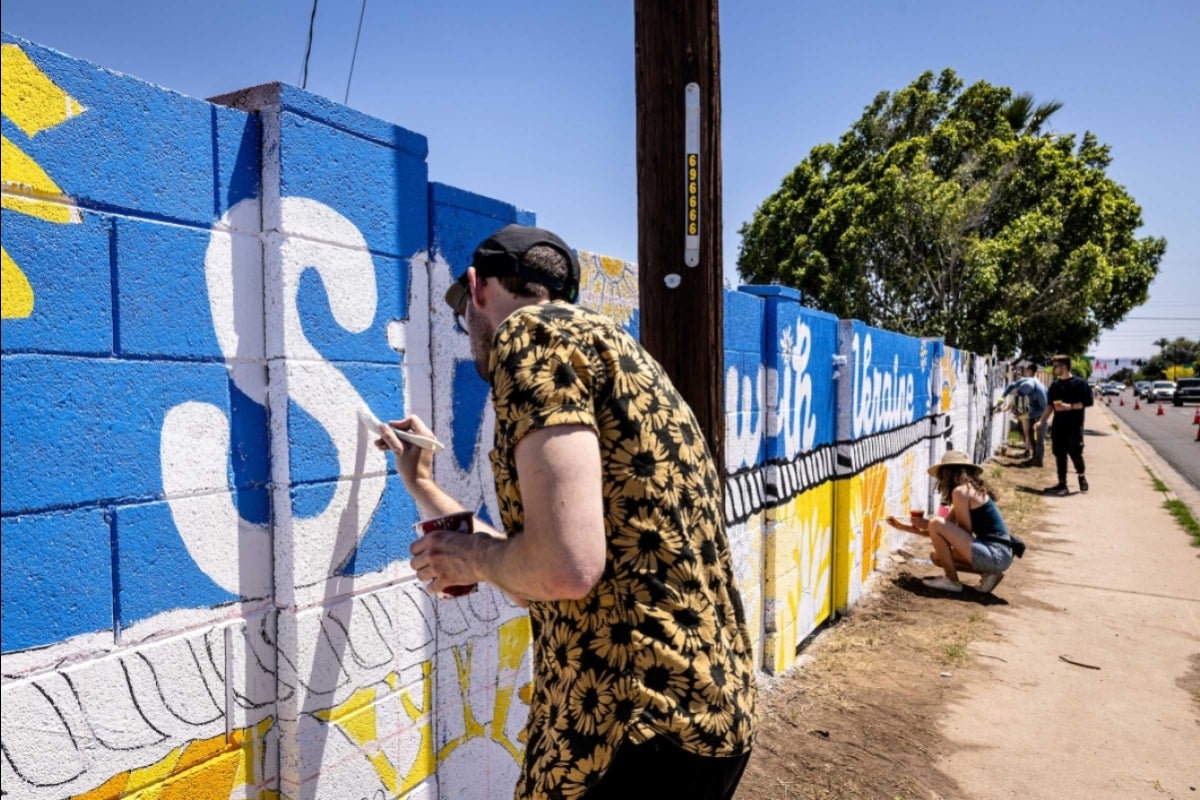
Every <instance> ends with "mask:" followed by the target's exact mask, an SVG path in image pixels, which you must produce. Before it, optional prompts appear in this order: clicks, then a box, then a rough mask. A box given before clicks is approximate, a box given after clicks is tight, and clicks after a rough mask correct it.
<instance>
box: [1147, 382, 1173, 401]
mask: <svg viewBox="0 0 1200 800" xmlns="http://www.w3.org/2000/svg"><path fill="white" fill-rule="evenodd" d="M1151 394H1152V395H1153V397H1151V398H1150V399H1151V400H1174V399H1175V381H1155V382H1154V387H1153V388H1152V390H1151Z"/></svg>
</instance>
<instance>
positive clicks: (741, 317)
mask: <svg viewBox="0 0 1200 800" xmlns="http://www.w3.org/2000/svg"><path fill="white" fill-rule="evenodd" d="M724 303H725V308H724V311H725V325H724V328H725V350H726V351H733V352H738V353H756V354H761V353H762V346H763V322H764V320H765V314H766V311H765V308H764V303H763V301H762V300H761V299H759V298H757V297H754V296H752V295H749V294H746V293H744V292H730V291H726V292H725V293H724Z"/></svg>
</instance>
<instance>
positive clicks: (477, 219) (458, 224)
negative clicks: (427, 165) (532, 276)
mask: <svg viewBox="0 0 1200 800" xmlns="http://www.w3.org/2000/svg"><path fill="white" fill-rule="evenodd" d="M429 202H430V205H431V208H432V231H431V235H430V237H429V239H430V245H431V246H432V248H433V251H434V252H436V253H437V254H438V255H440V256H441V257H442V258H443V259H445V260H446V263H447V264H449V265H450V275H451V276H452V277H457V276H458V275H459V274H461V273H462V271H463V270H464V269H466V268H467V267H469V266H470V265H471V254H472V253H474V252H475V246H476V245H478V244H479V243H480V242H482V241H483V240H484V239H486V238H487V237H489V236H491V235H492V234H493V233H495V232H496V231H498V230H499V229H500V228H503V227H504V226H505V225H509V224H512V223H517V224H519V225H536V224H537V217H536V215H535V214H533V212H530V211H522V210H521V209H519V208H517V207H516V206H514V205H512V204H510V203H504V202H501V201H500V200H494V199H492V198H490V197H484V196H483V195H480V194H474V193H472V192H468V191H464V190H463V189H456V188H455V187H453V186H447V185H446V184H444V183H430V184H429ZM568 244H569V243H568ZM435 299H436V298H435Z"/></svg>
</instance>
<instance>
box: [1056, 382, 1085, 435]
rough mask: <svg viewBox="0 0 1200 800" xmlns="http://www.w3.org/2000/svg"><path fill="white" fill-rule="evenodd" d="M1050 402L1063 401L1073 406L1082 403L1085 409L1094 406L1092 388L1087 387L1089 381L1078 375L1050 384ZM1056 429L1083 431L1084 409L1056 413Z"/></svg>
mask: <svg viewBox="0 0 1200 800" xmlns="http://www.w3.org/2000/svg"><path fill="white" fill-rule="evenodd" d="M1049 395H1050V402H1051V403H1053V402H1054V401H1055V400H1061V401H1062V402H1064V403H1066V404H1068V405H1071V404H1074V403H1081V404H1082V405H1083V406H1084V407H1085V408H1086V407H1087V406H1090V405H1091V404H1092V402H1093V401H1092V388H1091V387H1090V386H1088V385H1087V381H1085V380H1084V379H1083V378H1081V377H1079V376H1078V375H1072V376H1071V377H1069V378H1065V379H1059V380H1056V381H1055V382H1054V383H1052V384H1050V392H1049ZM1054 428H1055V430H1067V429H1075V428H1078V429H1080V430H1082V429H1083V409H1082V408H1079V409H1074V410H1070V411H1055V412H1054Z"/></svg>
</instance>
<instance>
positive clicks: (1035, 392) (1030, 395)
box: [1016, 378, 1047, 419]
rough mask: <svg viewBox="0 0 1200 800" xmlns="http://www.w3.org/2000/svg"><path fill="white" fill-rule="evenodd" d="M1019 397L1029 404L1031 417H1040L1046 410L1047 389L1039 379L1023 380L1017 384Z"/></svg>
mask: <svg viewBox="0 0 1200 800" xmlns="http://www.w3.org/2000/svg"><path fill="white" fill-rule="evenodd" d="M1016 388H1017V396H1018V397H1024V398H1025V399H1026V401H1027V402H1028V403H1029V416H1031V417H1033V418H1034V419H1036V418H1038V417H1040V416H1041V415H1042V412H1043V411H1045V410H1046V397H1047V395H1046V387H1045V386H1043V385H1042V382H1041V381H1039V380H1038V379H1037V378H1021V380H1019V381H1017V383H1016Z"/></svg>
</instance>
